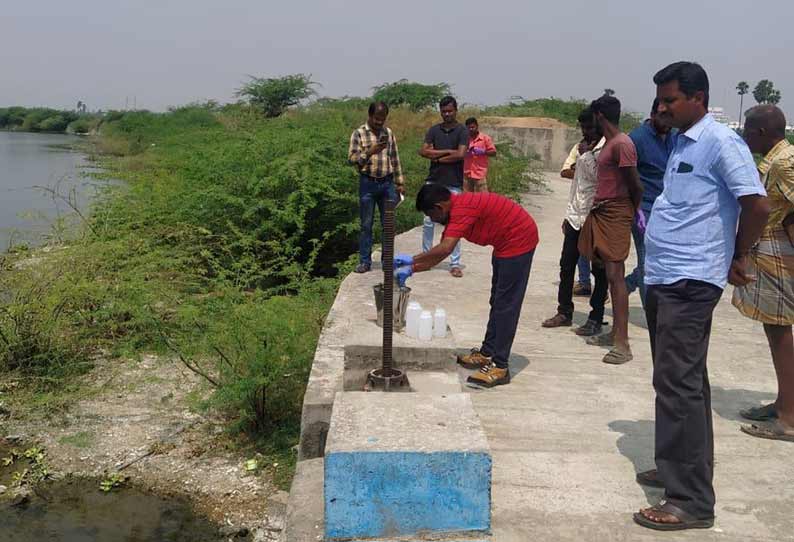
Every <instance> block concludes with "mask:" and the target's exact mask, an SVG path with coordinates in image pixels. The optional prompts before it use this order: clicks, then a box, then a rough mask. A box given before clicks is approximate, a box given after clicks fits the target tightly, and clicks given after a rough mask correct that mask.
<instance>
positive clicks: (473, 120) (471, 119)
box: [466, 117, 480, 126]
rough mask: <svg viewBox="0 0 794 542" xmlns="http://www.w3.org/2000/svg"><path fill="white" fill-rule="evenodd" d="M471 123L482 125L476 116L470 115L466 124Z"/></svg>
mask: <svg viewBox="0 0 794 542" xmlns="http://www.w3.org/2000/svg"><path fill="white" fill-rule="evenodd" d="M471 124H476V125H477V126H479V125H480V123H479V122H477V119H476V118H474V117H469V118H467V119H466V126H469V125H471Z"/></svg>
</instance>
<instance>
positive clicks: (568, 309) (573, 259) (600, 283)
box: [557, 220, 609, 324]
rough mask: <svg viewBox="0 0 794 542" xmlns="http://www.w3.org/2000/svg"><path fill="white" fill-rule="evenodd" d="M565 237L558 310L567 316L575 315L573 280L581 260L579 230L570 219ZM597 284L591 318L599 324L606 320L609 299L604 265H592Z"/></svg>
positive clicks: (589, 317) (566, 226) (591, 298)
mask: <svg viewBox="0 0 794 542" xmlns="http://www.w3.org/2000/svg"><path fill="white" fill-rule="evenodd" d="M563 229H564V233H565V237H564V239H563V242H562V254H561V255H560V288H559V290H558V291H557V312H558V313H560V314H564V315H565V316H568V317H571V316H573V280H574V275H575V273H576V265H577V262H578V261H579V248H578V247H577V245H578V244H579V230H575V229H573V226H571V225H570V224H569V223H568V221H567V220H566V221H565V222H564V226H563ZM592 273H593V278H594V279H595V284H594V286H593V293H592V295H591V296H590V307H591V309H592V310H591V311H590V315H589V316H588V317H587V318H588V319H589V320H594V321H596V322H598V323H599V324H600V323H601V322H602V321H603V320H604V304H606V301H607V295H608V289H609V283H608V282H607V273H606V271H605V270H604V268H603V267H601V266H598V265H593V266H592Z"/></svg>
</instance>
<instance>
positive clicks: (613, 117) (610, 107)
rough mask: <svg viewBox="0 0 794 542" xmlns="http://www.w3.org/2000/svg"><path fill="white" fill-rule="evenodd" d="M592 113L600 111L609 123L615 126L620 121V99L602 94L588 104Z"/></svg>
mask: <svg viewBox="0 0 794 542" xmlns="http://www.w3.org/2000/svg"><path fill="white" fill-rule="evenodd" d="M590 109H592V110H593V114H594V115H595V114H598V113H601V114H602V115H604V118H605V119H607V120H608V121H609V122H610V123H612V124H614V125H615V126H617V125H618V124H619V123H620V100H618V99H617V98H615V97H614V96H607V95H606V94H604V95H603V96H601V97H600V98H599V99H597V100H594V101H593V103H591V104H590Z"/></svg>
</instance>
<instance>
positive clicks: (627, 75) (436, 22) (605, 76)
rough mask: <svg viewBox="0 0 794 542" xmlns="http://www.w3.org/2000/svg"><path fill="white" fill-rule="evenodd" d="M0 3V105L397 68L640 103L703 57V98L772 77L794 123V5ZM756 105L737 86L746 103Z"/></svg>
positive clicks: (116, 102) (194, 94)
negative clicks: (662, 77)
mask: <svg viewBox="0 0 794 542" xmlns="http://www.w3.org/2000/svg"><path fill="white" fill-rule="evenodd" d="M763 6H764V8H763V12H761V11H759V9H758V8H755V7H753V4H752V3H751V2H749V1H747V0H743V1H739V0H687V1H682V0H666V1H665V2H650V1H647V0H608V1H606V2H594V1H589V2H585V1H583V0H565V1H553V0H545V1H542V2H538V1H528V0H492V1H489V2H486V1H483V0H477V1H474V0H458V1H457V2H454V3H452V2H438V1H435V2H433V1H429V0H424V1H419V0H400V1H391V2H353V1H348V0H337V1H319V0H317V1H303V0H291V1H286V2H273V1H272V0H226V1H225V2H220V1H218V0H213V1H210V0H157V1H154V0H137V1H134V2H133V1H130V0H111V1H108V0H71V1H69V2H63V0H0V7H1V8H2V11H1V12H2V15H1V16H0V21H2V27H3V30H2V32H0V70H2V74H3V75H2V80H1V81H2V83H0V106H5V105H23V106H50V107H56V108H73V107H74V104H76V103H77V101H78V100H82V101H83V102H85V103H86V104H87V106H88V108H89V109H91V110H93V109H112V108H116V109H121V108H124V107H125V106H127V107H130V108H131V107H133V105H135V106H137V107H138V108H146V109H151V110H154V111H162V110H164V109H166V108H167V107H169V106H174V105H181V104H185V103H189V102H193V101H203V100H208V99H214V100H218V101H220V102H227V101H232V100H234V92H235V90H236V89H237V88H239V87H240V86H241V84H242V83H244V82H245V81H246V78H247V75H255V76H259V77H277V76H282V75H287V74H292V73H306V74H311V75H312V79H313V80H314V81H317V82H318V83H320V84H321V85H322V86H321V87H319V88H318V91H319V93H320V94H321V95H323V96H335V97H336V96H343V95H351V96H368V95H370V93H371V89H372V87H373V86H375V85H378V84H381V83H384V82H392V81H396V80H398V79H402V78H407V79H410V80H413V81H419V82H423V83H437V82H447V83H450V84H451V85H452V88H453V92H454V93H455V95H456V96H457V97H458V98H459V99H460V100H462V101H463V102H466V103H471V104H482V105H486V104H488V105H491V104H498V103H503V102H505V101H507V100H508V99H509V98H510V97H511V96H523V97H525V98H540V97H548V96H556V97H560V98H568V97H577V98H586V99H593V98H596V97H598V96H599V95H600V94H602V92H603V89H604V88H612V89H614V90H615V91H616V93H617V94H616V95H617V96H618V98H620V99H621V101H622V102H623V103H624V108H625V109H629V110H632V111H641V112H644V111H646V110H647V109H649V107H650V103H651V101H652V99H653V96H654V92H655V87H654V85H653V82H652V77H653V74H654V73H655V72H656V71H657V70H659V69H660V68H662V67H664V66H665V65H666V64H669V63H670V62H674V61H678V60H694V61H697V62H700V63H701V64H702V65H703V66H704V67H705V68H706V70H707V72H708V74H709V77H710V79H711V105H713V106H722V107H724V108H725V109H726V112H727V113H728V114H729V115H730V116H731V117H732V118H734V119H735V118H736V117H737V116H738V112H739V98H738V96H737V95H736V90H735V87H736V84H737V82H739V81H741V80H746V81H748V82H749V83H750V86H751V89H752V87H754V86H755V83H757V82H758V81H759V80H760V79H765V78H766V79H771V80H772V81H773V82H774V83H775V86H776V87H777V88H778V89H779V90H780V91H781V93H782V96H783V99H782V101H781V103H780V105H781V107H782V108H783V109H784V111H786V109H788V110H789V111H790V112H791V117H792V118H791V119H790V120H789V123H790V124H794V70H793V69H792V68H791V66H792V63H791V58H792V56H794V26H792V24H791V21H794V1H792V0H768V1H767V2H766V3H764V4H763ZM754 104H755V101H754V100H753V99H752V94H748V95H747V96H745V109H746V108H747V107H749V106H752V105H754Z"/></svg>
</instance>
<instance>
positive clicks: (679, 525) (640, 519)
mask: <svg viewBox="0 0 794 542" xmlns="http://www.w3.org/2000/svg"><path fill="white" fill-rule="evenodd" d="M650 510H652V511H653V512H661V513H664V514H669V515H671V516H673V517H674V518H676V519H677V520H678V521H677V522H676V523H665V522H661V521H654V520H652V519H650V518H647V517H645V516H644V515H643V514H642V513H641V512H637V513H636V514H634V521H635V522H636V523H637V524H638V525H642V526H643V527H647V528H648V529H653V530H655V531H684V530H686V529H711V528H712V527H713V526H714V518H713V517H711V518H707V519H698V518H696V517H695V516H693V515H692V514H690V513H689V512H686V511H684V510H681V509H680V508H678V507H677V506H676V505H674V504H671V503H669V502H667V501H662V502H660V503H659V504H657V505H656V506H652V507H651V508H650Z"/></svg>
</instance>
